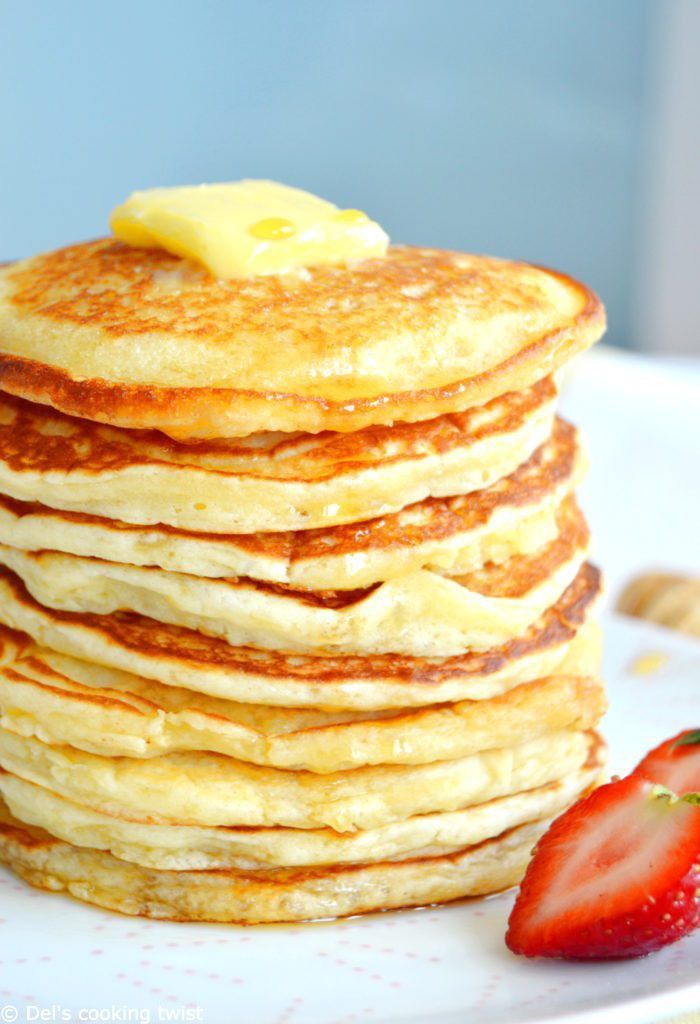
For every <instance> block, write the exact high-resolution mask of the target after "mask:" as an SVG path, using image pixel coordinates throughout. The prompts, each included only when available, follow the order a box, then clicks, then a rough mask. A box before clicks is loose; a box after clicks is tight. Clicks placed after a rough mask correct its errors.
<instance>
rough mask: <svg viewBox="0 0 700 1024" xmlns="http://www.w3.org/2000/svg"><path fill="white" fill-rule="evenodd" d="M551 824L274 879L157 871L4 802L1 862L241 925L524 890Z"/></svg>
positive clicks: (75, 889) (57, 882) (97, 896)
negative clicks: (75, 841) (74, 839)
mask: <svg viewBox="0 0 700 1024" xmlns="http://www.w3.org/2000/svg"><path fill="white" fill-rule="evenodd" d="M551 820H552V819H551V818H549V819H548V818H544V819H542V820H540V821H536V822H531V823H528V824H525V825H521V826H519V827H517V828H514V829H511V830H509V831H508V832H506V833H504V834H502V835H500V836H498V837H496V838H494V839H489V840H487V841H486V842H483V843H480V844H478V845H476V846H468V847H466V848H465V849H463V850H460V851H458V852H456V853H452V854H446V855H443V856H438V857H420V858H416V859H412V860H403V861H389V862H384V863H379V864H371V865H351V866H347V867H335V868H333V867H324V868H291V869H289V868H282V869H278V870H270V871H258V872H242V871H234V870H217V871H156V870H153V869H149V868H143V867H139V866H137V865H135V864H129V863H127V862H126V861H123V860H118V859H117V858H116V857H114V856H112V855H111V854H109V853H104V852H102V851H99V850H93V849H88V848H80V847H75V846H71V845H69V844H68V843H65V842H62V841H61V840H58V839H54V838H52V837H51V836H50V835H49V834H48V833H47V832H44V831H43V830H42V829H37V828H33V827H31V826H27V825H22V824H21V823H20V822H19V821H17V820H16V819H15V818H13V817H12V816H11V814H10V813H9V811H8V810H7V808H6V806H5V805H4V804H2V802H0V862H1V863H4V864H6V865H7V866H8V867H10V868H12V870H13V871H14V872H15V873H16V874H17V875H19V876H20V877H21V878H23V879H24V880H25V881H26V882H29V883H30V884H31V885H34V886H36V887H37V888H40V889H48V890H51V891H53V892H66V893H69V894H70V895H71V896H74V897H76V898H77V899H79V900H82V901H84V902H86V903H92V904H95V905H97V906H100V907H105V908H107V909H109V910H116V911H118V912H120V913H122V914H131V915H137V916H141V917H151V918H160V919H169V920H174V921H212V922H221V923H223V922H230V923H239V924H262V923H273V922H291V921H309V920H314V919H319V918H335V917H347V916H349V915H351V914H362V913H368V912H370V911H375V910H391V909H397V908H399V907H416V906H425V905H426V904H432V903H446V902H449V901H450V900H456V899H460V898H462V897H465V896H483V895H486V894H488V893H494V892H499V891H501V890H503V889H507V888H510V886H513V885H516V884H517V883H518V882H519V881H520V879H521V878H522V876H523V874H524V872H525V868H526V867H527V863H528V860H529V857H530V853H531V851H532V848H533V846H534V845H535V843H536V842H537V840H538V839H539V838H540V836H541V835H542V834H543V833H544V832H545V831H546V830H547V828H548V827H549V824H550V822H551Z"/></svg>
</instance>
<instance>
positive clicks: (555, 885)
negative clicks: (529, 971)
mask: <svg viewBox="0 0 700 1024" xmlns="http://www.w3.org/2000/svg"><path fill="white" fill-rule="evenodd" d="M699 886H700V807H698V806H695V805H694V803H693V802H692V800H691V798H690V797H688V798H687V799H683V800H678V799H676V798H675V797H674V796H673V795H672V794H669V793H667V792H664V791H662V790H660V788H659V787H658V786H654V785H653V784H652V783H651V782H649V781H648V780H647V779H644V778H642V777H641V776H639V775H630V776H628V777H627V778H626V779H620V780H619V781H617V782H610V783H608V785H607V786H601V787H600V788H599V789H596V790H595V791H594V792H593V793H591V795H590V796H588V797H586V798H585V799H584V800H581V801H580V802H579V803H577V804H575V805H574V806H573V807H571V808H570V809H569V810H568V811H566V812H565V813H564V814H563V815H562V816H561V817H560V818H557V820H556V821H555V822H554V824H553V825H552V826H551V828H550V829H549V831H548V832H547V833H546V834H545V835H544V836H543V837H542V838H541V839H540V841H539V843H538V844H537V847H536V848H535V852H534V856H533V859H532V860H531V862H530V866H529V867H528V869H527V873H526V875H525V879H524V881H523V884H522V886H521V889H520V893H519V895H518V898H517V900H516V903H515V906H514V908H513V912H512V914H511V916H510V921H509V922H508V933H507V935H506V944H507V946H508V947H509V949H511V950H512V951H513V952H514V953H523V954H524V955H525V956H550V957H569V958H573V959H608V958H617V957H631V956H643V955H644V954H646V953H651V952H653V951H654V950H655V949H659V948H660V947H661V946H665V945H667V944H668V943H669V942H675V940H676V939H680V938H682V937H683V936H684V935H687V934H688V932H690V931H692V930H693V929H694V928H695V927H696V926H697V925H698V924H700V898H699V895H698V893H699V889H698V887H699Z"/></svg>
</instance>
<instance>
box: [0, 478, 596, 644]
mask: <svg viewBox="0 0 700 1024" xmlns="http://www.w3.org/2000/svg"><path fill="white" fill-rule="evenodd" d="M588 542H589V534H588V527H587V526H586V522H585V519H584V518H583V515H582V514H581V512H580V510H579V509H578V506H577V505H576V501H575V499H574V498H573V497H571V498H568V499H567V500H566V501H565V502H564V504H563V505H562V506H561V508H560V509H559V510H558V514H557V535H556V537H555V538H554V539H553V540H552V541H550V542H549V543H548V544H546V545H545V546H544V548H542V549H541V550H538V551H535V552H533V553H532V554H530V555H519V556H516V557H514V558H512V559H510V560H509V561H507V562H504V563H503V564H501V565H485V566H482V567H480V568H479V569H477V570H475V571H474V572H472V573H469V574H466V575H460V576H455V577H452V576H444V575H442V574H440V573H435V572H431V571H429V570H426V569H418V570H415V571H414V572H410V573H407V574H406V575H404V576H401V577H397V578H396V579H394V580H390V581H388V582H387V583H381V584H378V585H376V586H374V587H371V588H366V589H362V590H340V591H335V590H331V591H307V590H297V589H295V588H292V587H287V586H283V585H281V584H274V583H261V582H259V581H257V580H250V579H244V578H241V579H233V580H227V579H217V580H211V579H199V578H198V577H196V576H191V575H188V574H187V575H186V574H184V573H173V572H164V571H163V570H162V569H153V568H146V569H144V568H142V567H141V566H131V565H119V564H117V563H114V562H105V561H102V560H100V559H93V558H80V557H78V556H76V555H64V554H59V553H57V552H54V551H39V552H28V551H20V550H18V549H16V548H11V547H7V546H5V545H2V544H0V564H2V565H4V566H6V567H7V568H9V569H10V570H11V571H12V572H15V573H17V575H18V576H20V578H21V579H22V581H23V582H24V583H25V585H26V586H27V588H28V590H29V591H30V593H31V594H32V596H33V597H35V598H36V599H37V600H38V601H39V602H41V604H43V605H45V606H47V607H50V608H57V609H61V610H64V611H74V612H90V613H93V614H97V615H105V614H112V613H114V612H121V611H127V612H129V611H133V612H138V613H139V614H140V615H145V616H148V617H149V618H153V619H156V620H158V621H159V622H166V623H170V624H171V625H174V626H184V627H185V628H189V629H196V630H198V631H201V632H202V633H205V634H207V635H209V636H220V637H222V638H224V639H225V640H227V641H228V643H230V644H231V645H232V646H236V647H240V646H250V647H256V648H267V649H271V650H284V651H289V652H292V651H299V652H302V653H305V654H309V655H315V654H321V653H326V654H328V653H343V654H389V653H397V654H410V655H415V656H417V657H447V656H449V655H458V654H462V653H464V652H465V651H466V650H488V649H489V648H492V647H494V646H496V645H497V644H500V643H505V642H506V641H508V640H509V639H510V638H511V637H512V636H519V635H521V634H522V633H523V632H524V631H525V630H526V629H527V628H528V626H530V625H531V624H532V623H533V622H534V621H535V620H537V619H538V618H539V617H540V616H541V615H542V614H543V613H544V612H545V611H546V610H547V609H548V608H550V607H551V606H552V605H553V604H555V603H556V601H557V600H558V599H559V597H560V596H561V595H562V593H563V592H564V591H565V590H566V588H567V587H568V586H569V585H570V583H571V582H572V580H573V579H574V578H575V577H576V576H577V574H578V572H579V570H580V569H581V566H582V565H583V562H584V561H585V558H586V552H587V549H588Z"/></svg>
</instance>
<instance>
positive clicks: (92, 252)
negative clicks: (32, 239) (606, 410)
mask: <svg viewBox="0 0 700 1024" xmlns="http://www.w3.org/2000/svg"><path fill="white" fill-rule="evenodd" d="M603 329H604V312H603V308H602V306H601V304H600V302H599V300H598V299H597V298H596V297H595V296H594V295H593V293H592V292H590V291H589V290H588V289H586V288H585V287H584V286H583V285H580V284H578V283H576V282H574V281H572V280H571V279H569V278H566V277H564V276H563V275H560V274H555V273H553V272H551V271H545V270H541V269H538V268H534V267H530V266H528V265H526V264H522V263H514V262H508V261H505V260H496V259H491V258H488V257H483V256H468V255H463V254H459V253H449V252H441V251H439V250H434V249H416V248H408V247H396V248H394V249H391V250H390V252H389V254H388V256H387V257H386V258H385V259H381V260H368V261H364V262H361V263H358V264H355V265H353V266H352V267H345V268H338V267H317V268H314V269H312V270H310V271H307V272H305V273H303V274H301V275H297V276H296V277H295V278H294V279H288V278H279V277H267V278H258V279H254V280H250V281H225V282H221V281H216V280H214V279H213V278H211V277H209V276H208V275H206V274H205V273H203V272H202V271H200V270H199V269H198V268H195V267H193V266H192V265H190V264H188V263H186V262H185V261H183V260H180V259H178V258H176V257H173V256H171V255H169V254H167V253H164V252H160V251H158V250H138V249H131V248H129V247H127V246H124V245H122V244H121V243H118V242H115V241H113V240H109V239H102V240H98V241H96V242H88V243H84V244H82V245H75V246H71V247H69V248H66V249H62V250H58V251H56V252H52V253H47V254H44V255H42V256H37V257H34V258H32V259H30V260H25V261H22V262H21V263H19V264H15V265H13V266H10V267H8V268H6V269H4V270H2V271H0V348H1V349H2V351H1V352H0V386H2V388H3V389H4V390H6V391H9V392H11V393H13V394H17V395H21V396H22V397H25V398H29V399H31V400H33V401H38V402H45V403H50V404H52V405H53V406H54V407H56V408H58V409H61V410H63V411H64V412H69V413H71V414H74V415H78V416H84V417H87V418H90V419H97V420H101V421H103V422H109V423H113V424H118V425H121V426H128V427H144V426H148V427H156V428H158V429H161V430H164V431H165V432H168V433H170V434H171V435H172V436H179V437H232V436H241V435H245V434H249V433H253V432H259V431H265V430H284V431H295V430H304V431H309V432H316V431H319V430H327V429H331V430H340V431H353V430H357V429H358V428H360V427H364V426H366V425H368V424H373V423H374V424H376V423H392V422H393V421H395V420H409V421H416V420H422V419H427V418H431V417H434V416H436V415H438V414H440V413H444V412H453V411H456V410H461V409H465V408H467V407H469V406H472V405H475V404H482V403H483V402H485V401H488V400H489V399H491V398H493V397H494V396H496V395H499V394H503V393H504V392H506V391H509V390H517V389H520V388H523V387H525V386H527V385H528V384H530V383H532V382H533V381H535V380H537V379H539V378H540V377H542V376H544V375H546V374H548V373H550V372H552V370H553V369H555V368H556V367H557V366H559V365H561V363H562V362H564V361H565V360H566V359H568V358H570V357H571V356H572V355H573V354H574V353H576V352H578V351H581V350H582V349H584V348H586V347H588V345H590V344H592V343H593V342H594V341H595V340H597V338H598V337H600V335H601V334H602V332H603ZM241 384H244V385H245V387H244V388H242V387H241Z"/></svg>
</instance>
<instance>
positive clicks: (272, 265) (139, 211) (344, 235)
mask: <svg viewBox="0 0 700 1024" xmlns="http://www.w3.org/2000/svg"><path fill="white" fill-rule="evenodd" d="M110 225H111V227H112V231H113V232H114V234H115V235H116V237H117V238H119V239H121V240H122V241H123V242H126V243H127V244H128V245H133V246H136V247H138V248H149V249H154V248H156V249H166V250H167V251H168V252H172V253H174V254H175V255H176V256H183V257H185V258H186V259H190V260H194V261H196V262H197V263H200V264H203V265H204V266H205V267H206V268H207V270H209V271H210V273H212V274H213V275H214V276H215V277H218V278H244V277H257V276H260V275H265V274H285V273H288V272H290V271H294V270H296V269H297V268H301V267H314V266H319V265H322V264H339V263H347V262H351V261H353V260H361V259H370V258H373V257H381V256H384V255H385V254H386V251H387V247H388V244H389V238H388V236H387V234H386V232H385V231H384V230H383V229H382V228H381V227H380V226H379V224H377V223H376V222H375V221H373V220H370V218H369V217H368V216H367V215H366V214H365V213H362V211H361V210H340V209H338V207H337V206H334V205H333V203H329V202H327V201H326V200H325V199H320V198H319V197H318V196H314V195H312V194H311V193H310V192H304V191H302V190H301V189H297V188H291V187H290V186H288V185H281V184H278V183H277V182H275V181H255V180H246V181H233V182H227V183H225V184H220V185H190V186H185V187H182V188H154V189H148V190H146V191H143V192H134V193H132V195H131V196H129V198H128V199H127V200H126V202H125V203H122V204H121V206H117V207H116V209H115V210H114V211H113V212H112V215H111V217H110Z"/></svg>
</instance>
